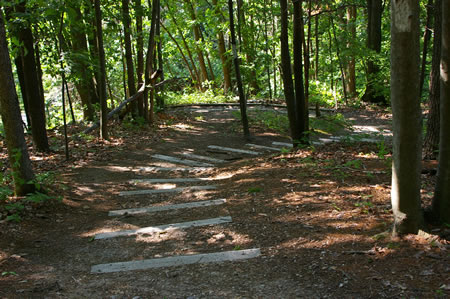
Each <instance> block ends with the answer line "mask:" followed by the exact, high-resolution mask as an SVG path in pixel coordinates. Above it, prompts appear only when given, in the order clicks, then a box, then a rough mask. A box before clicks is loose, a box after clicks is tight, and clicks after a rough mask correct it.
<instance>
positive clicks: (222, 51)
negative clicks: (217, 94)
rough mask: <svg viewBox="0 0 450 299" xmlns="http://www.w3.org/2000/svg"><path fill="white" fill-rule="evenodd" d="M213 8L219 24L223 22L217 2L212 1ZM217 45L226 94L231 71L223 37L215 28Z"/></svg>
mask: <svg viewBox="0 0 450 299" xmlns="http://www.w3.org/2000/svg"><path fill="white" fill-rule="evenodd" d="M212 3H213V5H214V8H215V10H216V16H217V18H218V19H219V22H218V23H217V25H219V24H220V23H223V22H225V20H224V18H223V16H222V15H221V13H220V6H219V5H218V4H217V0H213V1H212ZM217 30H218V32H217V44H218V51H219V56H220V61H221V62H222V72H223V91H224V93H225V94H226V93H227V92H228V90H229V89H230V88H231V71H230V64H229V61H228V58H227V56H226V52H227V50H226V47H225V37H224V35H223V31H222V29H221V28H220V27H219V26H217Z"/></svg>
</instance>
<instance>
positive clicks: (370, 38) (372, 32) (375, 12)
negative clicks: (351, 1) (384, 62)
mask: <svg viewBox="0 0 450 299" xmlns="http://www.w3.org/2000/svg"><path fill="white" fill-rule="evenodd" d="M367 12H368V20H369V21H368V25H367V47H368V48H369V49H370V50H373V51H375V52H376V53H380V52H381V39H382V38H381V17H382V15H383V3H382V0H367ZM379 71H380V67H379V66H378V65H377V63H376V62H375V61H373V60H372V59H369V60H368V61H367V85H366V92H365V93H364V96H363V98H362V99H363V101H365V102H371V103H383V104H384V103H386V99H385V98H384V96H383V95H381V94H379V92H378V91H377V90H376V82H375V81H376V80H377V74H378V73H379Z"/></svg>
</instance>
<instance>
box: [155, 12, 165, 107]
mask: <svg viewBox="0 0 450 299" xmlns="http://www.w3.org/2000/svg"><path fill="white" fill-rule="evenodd" d="M161 23H162V21H161V9H158V16H157V21H156V36H158V44H157V46H156V48H157V51H156V52H157V54H158V55H157V56H158V70H159V71H160V72H161V75H160V76H159V82H162V81H164V60H163V51H162V38H161ZM155 92H156V104H157V105H158V107H160V108H164V97H163V92H164V86H161V87H158V88H157V89H156V90H155Z"/></svg>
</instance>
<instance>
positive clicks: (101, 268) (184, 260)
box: [91, 248, 261, 274]
mask: <svg viewBox="0 0 450 299" xmlns="http://www.w3.org/2000/svg"><path fill="white" fill-rule="evenodd" d="M260 255H261V250H260V249H259V248H253V249H246V250H233V251H224V252H214V253H203V254H194V255H180V256H171V257H164V258H155V259H147V260H138V261H129V262H119V263H109V264H100V265H95V266H92V267H91V273H92V274H100V273H111V272H121V271H133V270H147V269H155V268H165V267H175V266H182V265H192V264H204V263H219V262H232V261H239V260H246V259H251V258H256V257H259V256H260Z"/></svg>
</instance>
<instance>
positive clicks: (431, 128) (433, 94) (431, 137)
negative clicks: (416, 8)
mask: <svg viewBox="0 0 450 299" xmlns="http://www.w3.org/2000/svg"><path fill="white" fill-rule="evenodd" d="M441 8H442V1H441V0H436V2H435V5H434V30H433V31H434V37H433V57H432V62H431V72H430V88H429V90H430V93H429V97H428V102H429V105H430V109H429V112H428V120H427V133H426V134H425V141H424V145H423V157H424V159H436V158H437V153H438V149H439V130H440V129H439V128H440V116H439V113H440V112H439V111H440V109H439V105H440V97H441V92H440V88H441V86H440V84H441V77H440V74H439V73H440V65H441V44H442V42H441V38H442V37H441V31H442V11H441Z"/></svg>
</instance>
